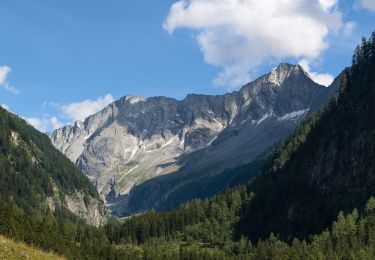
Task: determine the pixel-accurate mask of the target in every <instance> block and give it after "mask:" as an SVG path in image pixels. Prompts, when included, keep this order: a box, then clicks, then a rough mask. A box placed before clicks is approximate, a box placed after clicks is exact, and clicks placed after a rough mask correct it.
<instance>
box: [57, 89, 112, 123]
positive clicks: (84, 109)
mask: <svg viewBox="0 0 375 260" xmlns="http://www.w3.org/2000/svg"><path fill="white" fill-rule="evenodd" d="M113 101H114V98H113V97H112V95H111V94H107V95H105V96H104V97H99V98H97V99H96V100H90V99H86V100H83V101H81V102H75V103H70V104H66V105H63V106H62V113H63V115H64V116H66V117H67V118H69V119H70V120H73V121H77V120H81V121H83V120H84V119H85V118H86V117H88V116H90V115H93V114H95V113H97V112H99V111H100V110H102V109H103V108H105V107H106V106H108V105H109V104H110V103H112V102H113Z"/></svg>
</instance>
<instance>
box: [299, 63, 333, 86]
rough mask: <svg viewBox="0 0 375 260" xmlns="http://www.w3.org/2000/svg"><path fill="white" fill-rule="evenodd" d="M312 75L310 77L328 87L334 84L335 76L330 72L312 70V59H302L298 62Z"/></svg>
mask: <svg viewBox="0 0 375 260" xmlns="http://www.w3.org/2000/svg"><path fill="white" fill-rule="evenodd" d="M298 64H299V65H301V67H302V68H303V69H304V70H305V71H306V72H307V73H308V74H309V75H310V78H311V79H312V80H313V81H315V82H316V83H318V84H320V85H322V86H326V87H328V86H329V85H331V84H332V82H333V80H334V77H333V76H332V75H331V74H329V73H318V72H313V71H311V68H310V61H309V60H307V59H302V60H300V61H299V63H298Z"/></svg>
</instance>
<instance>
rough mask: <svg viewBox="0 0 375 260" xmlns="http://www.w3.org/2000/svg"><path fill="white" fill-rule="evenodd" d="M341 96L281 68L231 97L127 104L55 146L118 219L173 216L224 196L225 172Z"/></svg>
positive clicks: (68, 132) (60, 136) (60, 134)
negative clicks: (197, 200)
mask: <svg viewBox="0 0 375 260" xmlns="http://www.w3.org/2000/svg"><path fill="white" fill-rule="evenodd" d="M337 88H338V81H335V82H334V84H333V86H331V87H330V88H325V87H323V86H320V85H318V84H316V83H314V82H313V81H312V80H311V79H310V77H309V76H308V74H307V73H306V72H305V71H303V69H302V68H301V67H300V66H298V65H291V64H286V63H283V64H280V65H279V67H278V68H276V69H275V70H273V71H271V72H270V73H269V74H266V75H264V76H262V77H260V78H258V79H257V80H255V81H253V82H251V83H249V84H247V85H245V86H244V87H243V88H242V89H241V90H240V91H236V92H232V93H229V94H225V95H219V96H206V95H188V96H187V97H186V98H185V99H184V100H182V101H177V100H174V99H171V98H166V97H152V98H140V97H132V96H125V97H123V98H121V99H120V100H118V101H116V102H114V103H112V104H110V105H109V106H108V107H106V108H105V109H103V110H102V111H100V112H99V113H97V114H95V115H92V116H90V117H88V118H87V119H86V120H85V121H84V122H79V121H78V122H76V123H75V124H74V125H73V126H64V127H63V128H60V129H57V130H55V131H54V132H53V133H52V134H51V136H50V138H51V140H52V143H53V144H54V145H55V147H57V148H58V149H59V150H60V151H62V152H63V153H64V154H65V155H67V156H68V157H69V158H70V159H71V160H72V161H73V162H75V163H76V165H77V166H78V167H79V168H80V169H81V170H82V171H83V172H84V173H86V174H87V176H89V178H90V179H91V180H92V182H93V183H95V185H96V187H97V189H98V191H99V193H100V195H101V196H102V197H103V198H104V199H105V200H106V202H107V204H108V205H111V206H112V208H113V210H114V212H115V213H117V214H119V215H126V214H132V213H135V212H139V211H142V210H147V209H150V208H157V209H167V208H170V207H174V206H176V205H178V204H180V203H181V202H184V201H186V200H190V199H192V198H193V197H204V196H207V194H210V193H212V191H215V192H216V191H220V190H222V189H223V188H225V187H226V186H227V183H226V181H225V179H226V177H225V176H219V175H221V174H223V171H224V170H225V169H227V168H232V167H235V166H237V165H240V164H244V163H250V162H252V161H254V160H255V159H256V158H259V156H261V155H262V154H265V153H267V151H269V150H270V149H271V148H272V147H274V145H275V144H276V143H278V142H279V141H280V140H281V139H283V138H284V137H286V136H287V135H289V134H290V133H291V132H292V131H293V130H294V129H295V126H296V125H297V124H298V122H300V121H301V120H302V119H303V118H305V116H306V115H307V114H308V113H310V112H311V111H315V110H317V109H319V108H320V107H321V106H322V105H323V104H325V103H326V102H327V101H328V100H329V99H330V98H331V97H332V96H333V95H334V94H335V92H336V91H337ZM224 172H225V171H224ZM218 176H219V179H220V181H218V180H219V179H218ZM202 183H204V184H205V185H203V186H201V184H202ZM213 187H214V188H213ZM187 191H189V192H187ZM191 191H193V192H191Z"/></svg>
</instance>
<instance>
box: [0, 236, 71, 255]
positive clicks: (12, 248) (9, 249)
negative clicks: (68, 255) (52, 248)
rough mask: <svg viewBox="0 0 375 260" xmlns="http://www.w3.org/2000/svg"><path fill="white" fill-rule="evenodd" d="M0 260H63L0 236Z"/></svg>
mask: <svg viewBox="0 0 375 260" xmlns="http://www.w3.org/2000/svg"><path fill="white" fill-rule="evenodd" d="M0 259H37V260H44V259H48V260H50V259H60V260H61V259H65V258H62V257H59V256H56V255H54V254H52V253H46V252H43V251H41V250H38V249H35V248H33V247H30V246H27V245H25V244H24V243H21V242H15V241H13V240H10V239H8V238H5V237H4V236H0Z"/></svg>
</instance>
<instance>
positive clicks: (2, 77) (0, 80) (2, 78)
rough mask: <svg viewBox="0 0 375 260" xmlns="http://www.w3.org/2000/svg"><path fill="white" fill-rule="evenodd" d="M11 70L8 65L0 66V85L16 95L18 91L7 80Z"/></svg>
mask: <svg viewBox="0 0 375 260" xmlns="http://www.w3.org/2000/svg"><path fill="white" fill-rule="evenodd" d="M11 71H12V70H11V68H9V67H8V66H1V67H0V87H2V88H3V89H5V90H6V91H8V92H11V93H13V94H15V95H18V94H19V93H20V91H19V90H18V89H16V88H15V87H14V86H12V85H10V84H9V83H8V82H7V78H8V75H9V73H10V72H11Z"/></svg>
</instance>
